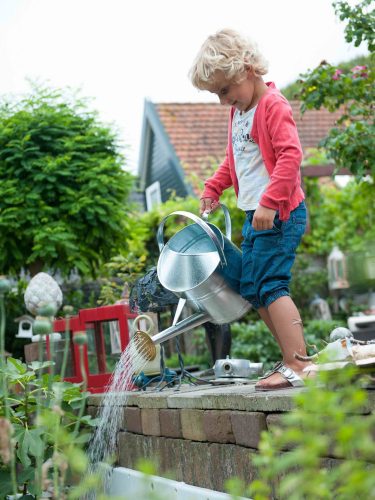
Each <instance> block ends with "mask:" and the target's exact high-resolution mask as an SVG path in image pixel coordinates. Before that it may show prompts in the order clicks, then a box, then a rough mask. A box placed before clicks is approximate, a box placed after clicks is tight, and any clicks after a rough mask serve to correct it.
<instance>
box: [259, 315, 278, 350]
mask: <svg viewBox="0 0 375 500" xmlns="http://www.w3.org/2000/svg"><path fill="white" fill-rule="evenodd" d="M258 314H259V316H260V317H261V318H262V320H263V321H264V322H265V324H266V325H267V326H268V329H269V331H270V332H271V333H272V335H273V336H274V338H275V340H276V342H277V343H278V344H279V347H280V349H281V345H280V341H279V338H278V336H277V331H276V329H275V327H274V324H273V323H272V319H271V317H270V314H269V312H268V309H267V308H265V307H259V309H258Z"/></svg>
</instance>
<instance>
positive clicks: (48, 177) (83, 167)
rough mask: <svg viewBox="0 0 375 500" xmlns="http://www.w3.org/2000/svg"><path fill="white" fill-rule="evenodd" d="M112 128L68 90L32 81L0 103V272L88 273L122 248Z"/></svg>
mask: <svg viewBox="0 0 375 500" xmlns="http://www.w3.org/2000/svg"><path fill="white" fill-rule="evenodd" d="M123 164H124V158H123V156H122V154H121V152H120V148H119V143H118V139H117V137H116V133H115V131H114V130H112V129H111V128H110V127H109V126H106V125H104V124H102V123H101V122H100V121H99V120H98V116H97V114H96V113H95V112H93V111H90V110H89V109H88V107H87V102H86V101H85V100H83V99H78V97H77V95H72V93H70V95H69V93H68V91H67V90H60V89H58V90H55V89H48V88H43V87H38V86H34V87H33V88H32V90H31V92H30V93H29V95H26V96H25V97H22V98H20V99H19V100H17V101H15V99H13V100H7V99H6V98H3V99H2V100H1V102H0V232H1V240H0V272H4V273H7V274H15V275H17V274H18V273H19V272H20V270H21V268H22V267H25V266H26V267H27V268H28V269H29V270H30V271H31V274H36V273H37V272H39V271H41V270H42V269H43V268H44V269H45V268H49V269H59V271H60V272H62V273H63V274H69V272H70V271H71V270H73V269H78V270H79V272H80V273H81V275H89V276H95V275H96V274H97V272H98V269H99V268H100V266H101V265H102V264H103V263H104V262H105V261H106V260H108V259H109V258H110V257H111V256H112V255H114V254H115V253H116V252H118V251H120V250H122V249H124V248H126V235H127V234H129V232H130V227H131V222H130V221H129V219H128V209H127V205H126V201H127V197H128V195H129V193H130V191H131V188H132V184H133V176H132V175H131V174H130V173H128V172H126V171H124V170H123Z"/></svg>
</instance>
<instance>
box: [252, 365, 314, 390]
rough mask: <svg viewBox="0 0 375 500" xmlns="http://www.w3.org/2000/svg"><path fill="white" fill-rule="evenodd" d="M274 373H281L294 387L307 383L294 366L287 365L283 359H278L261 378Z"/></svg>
mask: <svg viewBox="0 0 375 500" xmlns="http://www.w3.org/2000/svg"><path fill="white" fill-rule="evenodd" d="M274 373H280V374H281V375H282V376H283V377H284V378H285V379H286V380H287V381H288V382H289V383H290V385H292V386H293V387H303V386H304V385H305V382H304V381H303V379H302V378H301V377H300V376H299V375H297V373H296V372H295V371H294V370H292V368H289V367H288V366H285V365H284V363H283V362H282V361H278V362H277V363H276V364H275V366H274V367H273V368H272V369H271V370H269V371H268V372H267V373H265V374H264V375H263V377H260V378H259V380H262V379H265V378H268V377H270V376H271V375H273V374H274Z"/></svg>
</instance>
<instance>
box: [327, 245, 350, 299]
mask: <svg viewBox="0 0 375 500" xmlns="http://www.w3.org/2000/svg"><path fill="white" fill-rule="evenodd" d="M328 286H329V289H330V290H341V289H344V288H349V282H348V274H347V267H346V259H345V255H344V254H343V252H342V251H341V250H340V249H339V247H338V246H334V247H333V250H332V252H331V253H330V254H329V256H328Z"/></svg>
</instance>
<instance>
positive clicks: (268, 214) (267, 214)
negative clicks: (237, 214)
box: [252, 205, 276, 231]
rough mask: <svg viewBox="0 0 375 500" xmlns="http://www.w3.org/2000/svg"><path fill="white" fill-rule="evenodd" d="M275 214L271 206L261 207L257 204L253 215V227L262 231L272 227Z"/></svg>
mask: <svg viewBox="0 0 375 500" xmlns="http://www.w3.org/2000/svg"><path fill="white" fill-rule="evenodd" d="M275 215H276V210H273V209H272V208H267V207H262V205H258V208H257V209H256V210H255V213H254V217H253V224H252V225H253V228H254V229H255V231H262V230H264V229H272V227H273V221H274V218H275Z"/></svg>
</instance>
